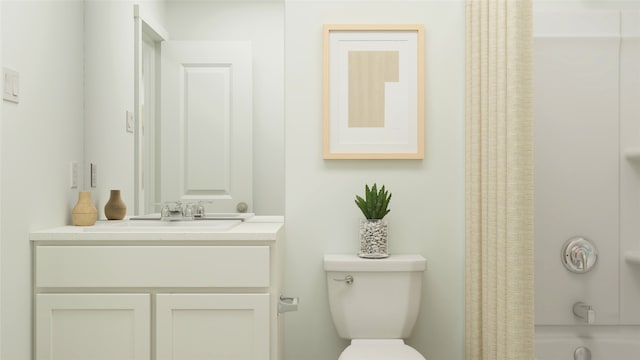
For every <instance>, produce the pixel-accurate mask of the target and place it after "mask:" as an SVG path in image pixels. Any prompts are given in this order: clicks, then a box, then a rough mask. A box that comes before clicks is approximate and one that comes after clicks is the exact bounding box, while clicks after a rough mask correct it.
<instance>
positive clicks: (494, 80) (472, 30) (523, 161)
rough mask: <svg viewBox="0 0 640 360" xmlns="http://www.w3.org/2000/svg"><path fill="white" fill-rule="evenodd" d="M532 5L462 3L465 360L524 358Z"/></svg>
mask: <svg viewBox="0 0 640 360" xmlns="http://www.w3.org/2000/svg"><path fill="white" fill-rule="evenodd" d="M531 6H532V5H531V0H467V1H466V20H467V21H466V34H467V35H466V43H467V54H466V57H467V60H466V66H467V69H466V79H467V80H466V81H467V83H466V99H467V100H466V294H465V295H466V314H465V317H466V333H465V341H466V359H467V360H494V359H504V360H517V359H531V360H532V359H533V358H534V350H533V335H534V319H533V311H534V309H533V298H534V289H533V108H532V14H531V11H532V10H531Z"/></svg>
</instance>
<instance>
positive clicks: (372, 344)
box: [338, 339, 426, 360]
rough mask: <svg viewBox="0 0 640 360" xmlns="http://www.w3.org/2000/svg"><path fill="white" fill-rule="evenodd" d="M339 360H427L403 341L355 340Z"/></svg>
mask: <svg viewBox="0 0 640 360" xmlns="http://www.w3.org/2000/svg"><path fill="white" fill-rule="evenodd" d="M338 360H426V359H425V357H424V356H422V355H421V354H420V353H419V352H418V351H417V350H416V349H414V348H412V347H411V346H409V345H407V344H405V343H404V341H403V340H402V339H353V340H351V345H349V346H347V348H346V349H344V351H343V352H342V354H340V358H338Z"/></svg>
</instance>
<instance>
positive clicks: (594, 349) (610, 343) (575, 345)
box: [535, 325, 640, 360]
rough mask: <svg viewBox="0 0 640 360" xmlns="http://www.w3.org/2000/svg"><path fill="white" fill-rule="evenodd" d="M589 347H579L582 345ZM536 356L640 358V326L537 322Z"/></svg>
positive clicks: (556, 359) (543, 359) (540, 359)
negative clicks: (568, 324)
mask: <svg viewBox="0 0 640 360" xmlns="http://www.w3.org/2000/svg"><path fill="white" fill-rule="evenodd" d="M581 347H582V348H584V349H588V351H587V350H584V349H581V350H578V355H577V356H574V354H576V350H577V349H579V348H581ZM535 351H536V356H535V358H536V360H583V359H584V360H588V359H589V357H587V356H580V354H581V353H582V354H584V353H586V352H589V353H591V358H590V359H591V360H636V359H640V326H593V325H591V326H536V335H535Z"/></svg>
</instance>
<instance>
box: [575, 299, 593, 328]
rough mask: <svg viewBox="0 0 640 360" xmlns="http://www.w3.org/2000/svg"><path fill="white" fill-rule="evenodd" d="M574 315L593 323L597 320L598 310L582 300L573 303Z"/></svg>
mask: <svg viewBox="0 0 640 360" xmlns="http://www.w3.org/2000/svg"><path fill="white" fill-rule="evenodd" d="M573 315H575V316H576V317H578V318H580V319H583V320H584V321H586V322H587V324H593V323H594V322H595V321H596V312H595V311H594V310H593V307H591V305H588V304H585V303H583V302H581V301H579V302H577V303H575V304H573Z"/></svg>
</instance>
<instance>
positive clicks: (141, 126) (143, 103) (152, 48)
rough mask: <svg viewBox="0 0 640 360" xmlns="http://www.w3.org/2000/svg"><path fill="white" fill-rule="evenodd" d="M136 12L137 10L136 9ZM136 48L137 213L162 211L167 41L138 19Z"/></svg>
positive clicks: (164, 36)
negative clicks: (163, 50)
mask: <svg viewBox="0 0 640 360" xmlns="http://www.w3.org/2000/svg"><path fill="white" fill-rule="evenodd" d="M136 10H138V9H137V7H136ZM137 13H138V11H136V14H137ZM135 20H136V35H135V40H136V46H135V49H136V51H135V99H134V103H135V108H136V113H135V116H136V127H135V133H136V136H135V171H134V173H135V191H136V194H135V202H134V214H136V215H140V214H146V213H152V212H157V211H159V210H158V209H157V206H156V203H158V202H159V199H160V197H159V187H158V186H157V184H156V180H155V176H154V174H155V172H156V169H157V167H158V164H157V158H158V157H157V156H156V154H157V151H156V149H157V147H158V145H157V144H158V141H160V126H158V125H159V124H158V122H157V120H156V119H157V118H158V114H159V111H158V109H159V100H158V99H159V93H160V92H159V90H158V86H159V84H160V43H161V42H162V41H164V39H166V38H167V35H166V32H165V31H164V30H162V29H161V28H160V27H158V26H157V25H156V26H152V25H149V23H148V22H147V21H145V19H143V18H142V17H140V16H136V18H135Z"/></svg>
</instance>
